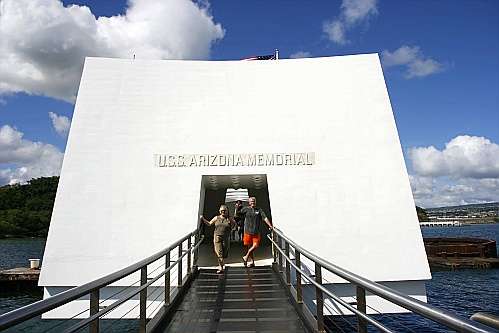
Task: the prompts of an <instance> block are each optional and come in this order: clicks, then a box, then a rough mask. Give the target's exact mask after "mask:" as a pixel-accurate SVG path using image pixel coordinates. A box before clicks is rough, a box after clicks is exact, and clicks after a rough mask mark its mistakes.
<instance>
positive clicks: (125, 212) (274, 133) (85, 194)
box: [39, 54, 431, 317]
mask: <svg viewBox="0 0 499 333" xmlns="http://www.w3.org/2000/svg"><path fill="white" fill-rule="evenodd" d="M227 189H247V190H248V193H249V195H250V196H256V197H257V200H258V202H257V204H258V205H259V206H261V207H262V208H263V209H264V211H265V212H266V213H267V215H269V217H270V219H271V221H272V222H273V224H274V225H275V226H276V227H277V228H279V229H280V230H281V231H282V232H283V233H284V234H286V235H287V236H288V237H290V238H291V239H293V240H294V241H296V242H297V243H298V244H300V245H301V246H302V247H304V248H306V249H307V250H309V251H311V252H313V253H315V254H316V255H318V256H320V257H322V258H324V259H326V260H327V261H329V262H331V263H333V264H335V265H337V266H340V267H342V268H345V269H347V270H350V271H352V272H354V273H356V274H358V275H361V276H364V277H366V278H368V279H370V280H374V281H377V282H381V283H383V284H385V285H387V286H390V287H392V288H394V289H397V290H399V291H401V292H403V293H405V294H409V295H411V296H414V297H416V298H418V299H420V300H426V292H425V280H427V279H430V278H431V275H430V271H429V267H428V263H427V259H426V254H425V250H424V245H423V239H422V236H421V231H420V228H419V224H418V219H417V215H416V210H415V205H414V201H413V197H412V193H411V188H410V184H409V178H408V175H407V170H406V166H405V163H404V158H403V155H402V149H401V145H400V141H399V137H398V133H397V128H396V124H395V120H394V116H393V112H392V109H391V105H390V100H389V96H388V92H387V89H386V85H385V81H384V77H383V72H382V69H381V65H380V61H379V57H378V55H377V54H364V55H351V56H339V57H327V58H306V59H283V60H277V61H178V60H135V59H104V58H87V59H86V62H85V66H84V70H83V74H82V78H81V83H80V88H79V92H78V97H77V101H76V105H75V110H74V116H73V120H72V126H71V131H70V134H69V138H68V143H67V149H66V153H65V158H64V163H63V167H62V171H61V178H60V182H59V188H58V191H57V196H56V201H55V206H54V211H53V215H52V221H51V224H50V230H49V235H48V239H47V245H46V249H45V254H44V257H43V263H42V271H41V276H40V282H39V284H40V285H41V286H43V287H44V290H45V296H49V295H53V294H56V293H59V292H61V291H63V290H67V289H69V288H71V287H74V286H79V285H81V284H84V283H86V282H89V281H91V280H93V279H96V278H99V277H102V276H104V275H107V274H109V273H111V272H114V271H116V270H118V269H121V268H124V267H126V266H128V265H130V264H132V263H135V262H137V261H139V260H141V259H144V258H146V257H148V256H150V255H152V254H154V253H157V252H159V251H160V250H162V249H164V248H165V247H167V246H168V245H170V244H172V243H173V242H175V241H176V240H178V239H179V238H181V237H183V236H185V235H186V234H188V233H189V232H191V231H193V230H195V229H196V228H197V226H198V224H199V215H200V214H201V213H204V214H205V215H206V216H207V217H209V218H210V219H211V217H212V216H214V215H215V214H216V212H217V211H218V207H219V206H220V204H223V203H224V200H225V195H226V190H227ZM263 238H265V237H264V235H262V239H263ZM209 251H213V249H212V248H210V249H209ZM265 251H266V250H265V249H264V248H261V249H259V250H258V252H260V253H261V254H262V255H265V254H266V253H267V252H268V254H267V255H268V257H269V258H270V257H271V253H270V250H267V252H265ZM210 255H211V253H210ZM213 256H214V255H213ZM229 266H230V264H229ZM328 279H329V280H330V281H331V282H334V283H338V284H342V283H344V281H342V280H341V279H339V278H335V277H328ZM110 289H112V287H111V288H110ZM109 294H112V292H111V291H110V292H109ZM77 303H78V302H73V303H72V304H73V305H68V306H65V307H62V308H59V309H56V310H53V311H52V312H50V313H49V314H48V315H47V317H61V316H66V315H67V314H69V313H70V312H72V311H70V308H71V306H76V307H78V305H74V304H77ZM81 306H82V307H83V304H82V305H81ZM84 307H88V303H85V305H84ZM389 310H390V309H388V308H386V311H389Z"/></svg>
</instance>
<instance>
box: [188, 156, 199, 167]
mask: <svg viewBox="0 0 499 333" xmlns="http://www.w3.org/2000/svg"><path fill="white" fill-rule="evenodd" d="M189 166H190V167H192V166H198V164H197V162H196V155H191V157H190V159H189Z"/></svg>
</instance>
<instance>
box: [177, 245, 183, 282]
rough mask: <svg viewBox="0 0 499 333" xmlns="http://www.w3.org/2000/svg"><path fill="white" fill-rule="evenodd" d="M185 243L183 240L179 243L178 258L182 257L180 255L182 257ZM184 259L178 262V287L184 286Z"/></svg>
mask: <svg viewBox="0 0 499 333" xmlns="http://www.w3.org/2000/svg"><path fill="white" fill-rule="evenodd" d="M183 244H184V242H181V243H180V244H179V245H178V259H180V257H182V247H183ZM182 266H183V264H182V260H181V261H180V262H179V263H178V283H177V285H178V287H179V288H182Z"/></svg>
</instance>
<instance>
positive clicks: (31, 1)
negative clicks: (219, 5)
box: [0, 0, 225, 102]
mask: <svg viewBox="0 0 499 333" xmlns="http://www.w3.org/2000/svg"><path fill="white" fill-rule="evenodd" d="M224 34H225V31H224V29H222V27H221V25H220V24H215V23H214V22H213V17H212V16H211V14H210V11H209V7H208V5H207V3H204V5H202V4H195V3H193V2H192V1H190V0H167V1H156V0H130V1H129V7H128V8H127V10H126V14H125V15H117V16H113V17H99V18H98V19H96V18H95V16H94V15H93V14H92V12H91V11H90V9H89V8H88V7H86V6H78V5H70V6H68V7H64V6H63V4H62V3H61V1H59V0H2V1H1V2H0V35H1V36H2V43H0V53H1V54H2V58H1V59H0V77H1V79H0V80H1V81H0V95H5V94H14V93H18V92H25V93H27V94H34V95H45V96H48V97H53V98H57V99H61V100H65V101H68V102H74V99H75V92H76V90H77V87H78V82H79V78H80V75H81V70H82V68H83V61H84V59H85V57H86V56H102V57H117V58H133V56H134V55H135V56H136V57H137V58H142V59H144V58H148V59H207V58H209V56H210V47H211V44H212V43H214V42H215V41H216V40H218V39H221V38H223V37H224Z"/></svg>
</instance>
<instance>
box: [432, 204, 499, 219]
mask: <svg viewBox="0 0 499 333" xmlns="http://www.w3.org/2000/svg"><path fill="white" fill-rule="evenodd" d="M425 211H426V212H427V214H428V216H429V217H430V218H448V219H449V218H450V219H452V218H455V219H466V218H468V219H469V218H474V219H496V221H499V202H489V203H483V204H470V205H461V206H448V207H437V208H427V209H425Z"/></svg>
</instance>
